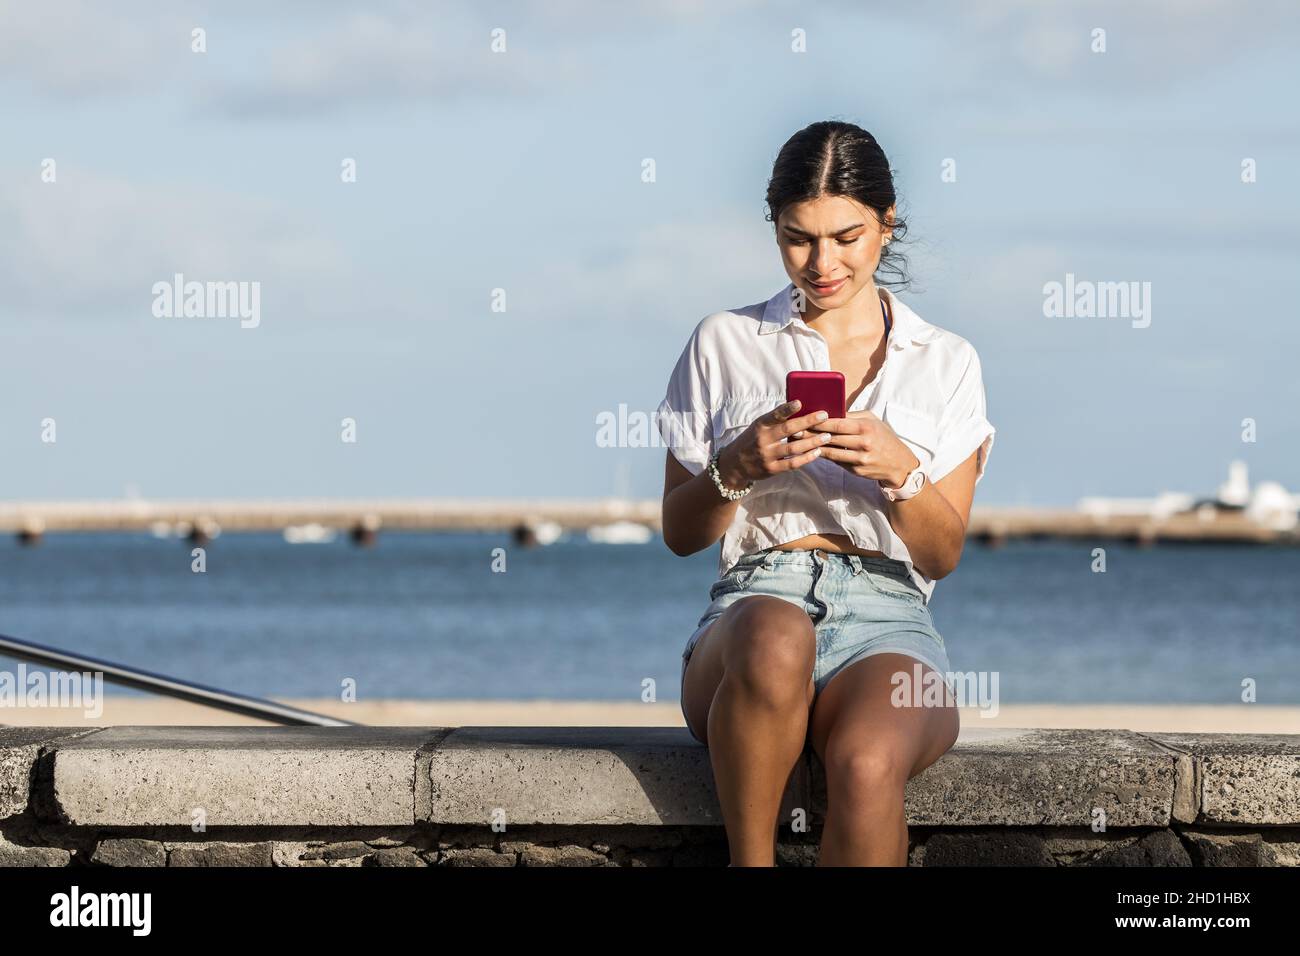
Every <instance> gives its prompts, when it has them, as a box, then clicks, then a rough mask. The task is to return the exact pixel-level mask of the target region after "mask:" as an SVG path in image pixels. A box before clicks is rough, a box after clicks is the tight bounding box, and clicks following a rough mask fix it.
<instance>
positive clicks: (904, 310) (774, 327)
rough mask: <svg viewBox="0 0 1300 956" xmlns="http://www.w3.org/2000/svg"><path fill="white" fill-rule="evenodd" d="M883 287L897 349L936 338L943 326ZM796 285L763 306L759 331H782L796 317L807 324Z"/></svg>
mask: <svg viewBox="0 0 1300 956" xmlns="http://www.w3.org/2000/svg"><path fill="white" fill-rule="evenodd" d="M881 288H882V291H883V292H884V293H885V296H886V297H887V298H888V299H889V314H890V315H891V316H892V317H893V324H892V325H891V326H890V329H889V344H890V346H891V347H892V348H895V349H905V348H908V347H909V346H912V345H925V344H926V343H927V342H929V341H931V340H932V339H934V337H935V336H936V335H937V334H938V332H939V330H938V329H936V328H935V327H934V326H933V325H931V324H930V323H929V322H926V321H925V320H924V319H922V318H921V317H920V316H919V315H917V314H916V313H915V312H913V311H912V310H911V309H909V308H908V307H907V306H906V305H904V304H903V303H902V302H900V301H898V299H897V298H896V297H895V296H894V293H892V292H890V291H889V290H888V289H885V288H883V287H881ZM794 291H795V285H794V283H793V282H791V283H790V284H789V285H787V286H786V287H785V288H784V289H782V290H781V291H780V292H778V293H777V294H776V295H774V296H772V298H770V299H768V300H767V304H766V305H765V306H763V319H762V321H761V322H759V324H758V334H759V335H768V334H770V333H772V332H779V331H781V329H783V328H785V327H786V326H787V325H789V324H790V323H791V322H794V321H795V320H796V319H797V320H798V321H799V323H800V324H801V325H802V324H803V316H801V315H800V314H799V313H798V312H796V311H795V308H794Z"/></svg>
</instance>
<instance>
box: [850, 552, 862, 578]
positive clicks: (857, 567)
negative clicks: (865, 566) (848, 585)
mask: <svg viewBox="0 0 1300 956" xmlns="http://www.w3.org/2000/svg"><path fill="white" fill-rule="evenodd" d="M849 564H850V565H851V566H852V567H853V576H854V577H857V576H858V575H859V574H861V573H862V556H861V555H857V554H852V553H850V554H849Z"/></svg>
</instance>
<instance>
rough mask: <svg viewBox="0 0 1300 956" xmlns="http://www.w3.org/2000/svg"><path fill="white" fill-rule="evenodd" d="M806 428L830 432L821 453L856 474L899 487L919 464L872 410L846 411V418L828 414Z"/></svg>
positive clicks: (914, 456) (910, 451)
mask: <svg viewBox="0 0 1300 956" xmlns="http://www.w3.org/2000/svg"><path fill="white" fill-rule="evenodd" d="M809 430H810V431H812V432H820V433H822V434H829V435H832V436H833V437H832V438H831V440H830V443H829V444H827V445H824V446H822V456H823V457H825V458H829V459H830V460H831V461H833V462H835V463H836V464H837V465H839V466H840V467H842V468H845V469H847V470H848V471H851V472H853V474H855V475H857V476H858V477H859V478H875V479H876V480H877V481H879V482H880V483H881V484H883V485H886V486H888V487H890V488H897V487H899V486H900V485H901V484H902V483H903V482H904V481H905V480H906V479H907V476H908V475H909V474H911V473H912V469H913V468H919V467H920V465H921V461H920V459H919V458H917V457H916V455H915V454H913V452H912V449H910V448H908V447H907V445H905V444H903V440H902V439H901V438H899V437H898V435H897V434H896V433H895V432H894V430H893V429H892V428H890V427H889V425H887V424H886V423H885V422H884V421H883V420H882V419H881V418H880V417H878V416H877V415H876V414H875V413H874V412H866V411H863V412H849V414H848V417H847V418H830V419H827V420H826V421H824V422H821V423H820V424H815V425H811V426H809Z"/></svg>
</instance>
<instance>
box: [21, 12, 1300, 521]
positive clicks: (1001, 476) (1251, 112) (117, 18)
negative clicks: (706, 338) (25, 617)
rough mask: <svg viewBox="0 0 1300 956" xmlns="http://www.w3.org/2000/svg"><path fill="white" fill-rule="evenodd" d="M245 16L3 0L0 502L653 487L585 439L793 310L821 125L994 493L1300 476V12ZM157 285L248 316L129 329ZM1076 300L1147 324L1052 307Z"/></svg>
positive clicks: (630, 461) (657, 480)
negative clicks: (715, 340)
mask: <svg viewBox="0 0 1300 956" xmlns="http://www.w3.org/2000/svg"><path fill="white" fill-rule="evenodd" d="M267 6H268V5H264V4H256V3H246V2H233V3H221V4H216V3H193V2H171V3H123V4H112V5H109V4H95V3H84V4H82V3H65V2H51V3H43V4H30V3H23V2H12V3H11V2H0V110H2V111H3V116H4V125H3V129H4V133H3V136H0V289H3V295H0V332H2V339H0V341H3V348H0V380H2V381H3V383H4V393H3V394H4V399H5V400H4V402H3V404H2V405H0V448H2V449H3V459H2V460H3V465H4V468H3V485H0V497H3V498H9V499H14V498H20V499H30V498H66V497H95V498H101V497H107V498H111V497H118V496H120V495H122V494H124V493H127V492H128V490H130V491H132V492H135V493H139V494H143V495H145V496H149V497H191V496H204V497H206V496H222V497H226V496H229V497H244V496H276V497H280V496H283V497H295V496H319V495H329V496H334V495H339V496H354V495H358V496H359V495H366V496H371V495H376V496H384V495H402V496H406V495H419V496H423V495H430V496H442V495H455V496H461V495H490V496H534V495H536V496H565V497H567V496H603V495H608V494H612V493H614V492H615V491H617V490H624V491H628V492H630V493H632V494H634V495H638V496H646V497H655V496H657V495H659V494H660V493H661V491H662V482H663V458H664V449H663V448H662V447H642V448H604V447H599V446H598V444H597V441H596V433H597V425H596V421H597V416H598V415H600V414H601V413H602V412H617V410H618V408H619V406H620V404H622V405H626V406H627V408H628V409H629V410H630V411H634V412H635V411H640V412H644V413H649V412H650V411H652V410H653V409H654V408H655V406H656V405H657V404H658V402H659V400H660V398H662V396H663V392H664V388H665V385H666V383H667V380H668V375H669V373H670V371H671V369H672V366H673V363H674V361H675V360H676V358H677V355H678V353H679V352H680V351H681V348H682V346H683V344H684V343H685V341H686V338H687V337H688V336H689V334H690V332H691V330H692V329H693V328H694V327H695V325H696V323H698V322H699V320H700V319H701V318H702V317H703V316H704V315H706V314H708V313H709V312H713V311H716V310H719V309H724V308H730V307H737V306H742V305H746V304H750V303H753V302H758V301H761V300H763V299H766V298H767V297H769V296H770V295H772V294H773V293H774V292H776V291H778V290H779V289H781V288H782V287H783V286H784V285H785V284H786V282H787V281H788V280H787V278H786V276H785V273H784V271H783V270H782V267H781V262H780V258H779V255H778V253H777V249H776V245H775V241H774V239H773V236H772V229H771V224H770V223H768V222H766V221H765V220H764V218H763V214H764V208H763V196H764V189H765V185H766V181H767V177H768V175H769V174H770V171H771V163H772V161H773V159H774V158H775V156H776V153H777V151H778V150H779V149H780V146H781V144H782V143H783V142H784V141H785V140H786V139H787V138H788V137H789V136H790V135H791V134H792V133H794V132H795V131H796V130H798V129H800V128H802V127H803V126H805V125H807V124H808V123H810V122H814V121H816V120H819V119H828V118H835V119H844V120H848V121H851V122H854V123H857V124H859V125H861V126H863V127H864V128H866V129H868V130H870V131H871V132H872V133H873V134H875V135H876V137H877V138H878V139H879V140H880V142H881V143H882V145H883V146H884V147H885V150H886V152H887V154H888V156H889V159H890V163H891V166H892V167H893V168H894V169H895V171H896V176H897V186H898V190H899V193H900V196H901V198H902V201H903V211H904V212H905V213H907V214H910V215H911V224H912V230H911V235H910V241H909V242H908V243H907V244H906V247H907V248H908V250H909V253H910V256H911V264H912V268H911V271H912V276H913V280H914V282H913V288H912V289H911V290H909V291H905V292H900V293H899V294H900V296H901V297H902V298H903V299H904V301H906V302H908V303H909V304H910V305H911V306H912V307H913V308H914V309H915V310H916V311H917V312H918V313H919V314H920V315H921V316H923V317H924V318H925V319H927V320H928V321H930V322H933V323H934V324H936V325H939V326H942V327H944V328H948V329H951V330H953V331H955V332H957V333H959V334H960V335H962V336H964V337H966V338H968V339H970V341H971V342H972V343H973V344H974V345H975V346H976V348H977V349H978V350H979V353H980V356H981V359H982V364H983V370H984V378H985V387H986V393H987V396H988V414H989V418H990V420H991V421H992V422H993V424H994V426H995V427H996V428H997V430H998V435H997V439H996V441H995V445H994V449H993V453H992V456H991V458H990V461H989V467H988V472H987V474H986V475H985V477H984V479H983V480H982V481H981V483H980V487H979V492H978V495H977V498H976V502H977V503H982V504H1042V505H1071V504H1073V503H1074V502H1075V501H1076V500H1077V499H1078V498H1079V497H1081V496H1084V495H1115V496H1146V495H1154V494H1156V493H1158V492H1160V491H1162V490H1176V491H1189V492H1195V493H1207V492H1211V491H1213V489H1214V487H1216V486H1217V484H1218V483H1219V482H1220V481H1222V480H1223V479H1224V478H1225V477H1226V470H1227V463H1228V461H1229V460H1231V459H1233V458H1240V459H1242V460H1244V461H1246V462H1247V463H1248V465H1249V467H1250V475H1251V479H1252V481H1260V480H1265V479H1272V480H1276V481H1281V482H1282V483H1283V484H1284V485H1286V486H1287V487H1288V488H1289V489H1291V490H1292V491H1297V490H1300V455H1297V454H1296V449H1297V447H1300V426H1298V425H1297V417H1300V416H1298V415H1297V409H1300V378H1298V377H1297V375H1296V374H1295V371H1296V370H1295V365H1296V361H1297V357H1298V356H1300V331H1297V324H1296V323H1297V313H1298V307H1297V303H1298V302H1300V270H1298V269H1297V263H1298V262H1300V227H1298V226H1297V223H1298V222H1300V189H1298V188H1297V181H1296V176H1297V170H1298V169H1300V120H1298V119H1297V111H1296V110H1295V108H1294V105H1293V97H1294V93H1293V92H1292V93H1291V94H1288V93H1287V92H1286V91H1287V90H1292V91H1294V90H1295V89H1296V88H1297V87H1300V82H1298V81H1300V76H1297V74H1298V73H1300V67H1298V66H1297V62H1296V59H1295V56H1294V49H1295V46H1296V40H1297V34H1298V33H1300V29H1298V24H1300V13H1298V12H1297V11H1296V10H1295V9H1294V8H1292V7H1289V6H1288V5H1287V4H1283V3H1276V4H1274V3H1266V2H1255V3H1247V4H1242V3H1229V2H1226V0H1225V2H1218V0H1205V2H1200V3H1195V4H1186V3H1173V2H1168V3H1163V2H1162V3H1146V4H1131V3H1118V2H1117V3H1089V4H1071V3H1055V4H1037V3H1030V2H1009V0H993V2H988V3H981V4H959V3H928V4H910V5H897V4H890V5H883V4H882V5H870V4H858V3H848V2H843V3H836V2H832V3H822V4H815V5H809V4H802V3H748V2H718V3H708V4H694V3H687V2H656V3H643V4H626V5H624V4H618V5H614V4H600V3H596V2H566V3H545V4H543V3H535V4H522V3H520V4H504V3H495V4H494V3H473V4H470V3H465V4H437V5H432V4H423V3H409V4H408V3H393V4H383V3H381V4H368V5H366V6H365V7H364V8H361V7H360V6H359V5H358V6H357V8H356V9H353V7H351V6H350V5H346V4H342V3H337V4H336V3H305V2H304V3H296V2H290V3H279V4H275V5H274V6H273V8H271V9H269V10H268V9H267ZM903 6H906V7H907V9H896V8H898V7H903ZM196 27H201V28H203V29H204V30H205V31H206V42H207V52H206V53H201V54H200V53H194V52H192V51H191V37H192V33H191V31H192V30H193V29H194V28H196ZM1099 27H1100V28H1102V29H1104V30H1105V31H1106V34H1105V36H1106V51H1105V52H1104V53H1094V52H1092V51H1091V49H1090V46H1091V44H1092V42H1093V40H1092V31H1093V30H1094V29H1095V28H1099ZM496 28H500V29H502V30H504V31H505V41H506V51H505V52H504V53H495V54H494V53H492V52H491V50H490V43H491V40H492V31H493V30H494V29H496ZM796 29H799V30H803V31H805V33H806V37H807V52H804V53H795V52H792V51H791V31H793V30H796ZM646 157H651V158H653V159H654V161H655V165H656V181H655V182H653V183H645V182H642V180H641V168H642V167H641V164H642V160H643V159H644V158H646ZM1246 157H1250V158H1252V159H1254V160H1255V162H1256V164H1257V170H1258V172H1257V176H1258V179H1257V181H1256V182H1254V183H1250V184H1244V183H1242V182H1241V163H1242V160H1243V158H1246ZM51 158H52V159H54V160H55V163H56V181H55V182H53V183H47V182H42V178H41V174H42V163H43V161H44V160H46V159H51ZM345 158H353V159H355V160H356V164H357V181H356V182H355V183H343V182H341V181H340V168H341V163H342V161H343V160H344V159H345ZM948 158H952V159H954V160H955V161H956V164H957V181H956V182H943V181H942V180H941V176H940V173H941V168H942V163H943V162H944V160H945V159H948ZM176 272H181V273H183V274H185V275H186V276H187V278H191V279H199V280H220V281H247V282H253V281H256V282H258V283H259V284H260V292H261V321H260V324H259V325H258V326H257V328H247V329H244V328H240V324H239V322H238V320H237V319H194V318H191V319H183V318H181V319H162V318H157V317H155V316H154V315H153V314H152V311H151V304H152V299H153V294H152V291H151V289H152V286H153V284H154V283H155V282H158V281H166V280H170V278H171V276H172V275H173V274H174V273H176ZM1066 273H1073V274H1074V275H1075V276H1076V277H1078V278H1080V279H1087V280H1093V281H1137V282H1150V283H1151V290H1152V292H1151V305H1152V314H1151V324H1150V325H1149V326H1148V327H1146V328H1134V327H1133V326H1132V324H1131V322H1130V321H1129V320H1127V319H1123V318H1100V317H1093V318H1083V317H1076V318H1047V317H1045V316H1044V314H1043V291H1042V290H1043V285H1044V283H1047V282H1051V281H1064V277H1065V275H1066ZM498 288H500V289H504V290H506V303H507V308H506V311H505V312H496V311H493V310H492V308H491V301H492V300H491V295H492V290H493V289H498ZM1247 417H1250V418H1253V419H1255V420H1256V422H1257V441H1256V442H1254V443H1243V442H1242V440H1241V421H1242V419H1243V418H1247ZM47 418H50V419H53V420H54V421H55V423H56V429H57V432H56V434H57V441H56V442H54V443H52V444H51V443H47V442H43V441H41V429H42V425H41V423H42V421H43V420H45V419H47ZM344 418H352V419H355V421H356V423H357V441H356V442H355V443H345V442H343V441H341V440H340V431H341V427H340V423H341V421H342V419H344Z"/></svg>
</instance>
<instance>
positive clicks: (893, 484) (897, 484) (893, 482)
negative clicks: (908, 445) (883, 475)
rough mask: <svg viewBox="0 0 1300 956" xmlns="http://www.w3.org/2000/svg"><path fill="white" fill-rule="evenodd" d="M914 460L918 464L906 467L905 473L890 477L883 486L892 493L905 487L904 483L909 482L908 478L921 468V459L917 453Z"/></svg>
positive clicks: (913, 456) (913, 457) (896, 473)
mask: <svg viewBox="0 0 1300 956" xmlns="http://www.w3.org/2000/svg"><path fill="white" fill-rule="evenodd" d="M912 460H913V461H915V462H916V464H914V465H905V466H904V470H903V471H900V472H895V473H894V474H892V475H890V476H889V477H888V479H886V480H885V481H884V482H882V484H884V485H885V487H887V488H889V489H890V490H891V491H897V490H898V489H899V488H901V487H903V483H904V482H906V481H907V476H908V475H910V474H911V473H912V472H914V471H916V469H918V468H920V467H921V459H919V458H917V457H916V454H915V453H913V455H912Z"/></svg>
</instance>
